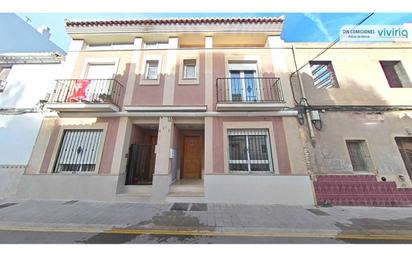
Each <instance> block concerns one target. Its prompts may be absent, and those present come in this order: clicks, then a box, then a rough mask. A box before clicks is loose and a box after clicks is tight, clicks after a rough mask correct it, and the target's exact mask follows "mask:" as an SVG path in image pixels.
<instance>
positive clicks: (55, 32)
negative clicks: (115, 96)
mask: <svg viewBox="0 0 412 257" xmlns="http://www.w3.org/2000/svg"><path fill="white" fill-rule="evenodd" d="M282 14H283V15H285V17H286V19H285V23H284V27H283V33H282V35H281V37H282V38H283V40H285V41H286V42H301V41H307V42H331V41H334V40H335V39H336V38H337V37H338V36H339V30H340V28H341V26H342V25H351V24H356V23H357V22H359V21H360V20H361V19H363V18H364V17H366V16H367V13H17V15H19V16H20V17H21V18H22V19H24V20H26V17H29V18H30V20H31V21H30V22H29V24H30V25H32V26H33V27H35V28H37V27H40V26H41V25H47V26H49V27H50V29H51V33H52V36H51V40H52V41H53V42H54V43H56V44H57V45H58V46H60V47H61V48H62V49H64V50H67V48H68V45H69V37H68V36H67V34H66V31H65V28H64V19H69V20H102V19H103V20H104V19H147V18H176V17H183V18H184V17H186V18H187V17H270V16H280V15H282ZM406 22H409V23H412V14H411V13H375V14H374V15H373V16H372V17H371V18H370V19H369V20H368V21H367V22H365V23H364V24H382V25H396V24H403V23H406Z"/></svg>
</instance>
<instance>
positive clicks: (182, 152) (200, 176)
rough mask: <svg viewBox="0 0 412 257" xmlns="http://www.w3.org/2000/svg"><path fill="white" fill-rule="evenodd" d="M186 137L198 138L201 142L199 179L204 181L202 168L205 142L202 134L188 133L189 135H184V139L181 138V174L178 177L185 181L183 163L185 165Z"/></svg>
mask: <svg viewBox="0 0 412 257" xmlns="http://www.w3.org/2000/svg"><path fill="white" fill-rule="evenodd" d="M186 137H198V138H199V141H200V155H199V157H200V172H199V177H198V179H202V178H203V174H202V168H203V148H204V142H203V137H202V135H201V134H194V133H188V134H183V135H182V138H181V146H182V147H181V149H182V150H181V156H180V169H179V170H180V172H179V173H180V174H179V176H178V178H179V179H184V177H183V174H184V171H183V163H184V158H185V156H184V153H185V148H184V147H185V138H186Z"/></svg>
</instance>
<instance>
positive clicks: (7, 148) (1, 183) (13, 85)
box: [0, 14, 65, 197]
mask: <svg viewBox="0 0 412 257" xmlns="http://www.w3.org/2000/svg"><path fill="white" fill-rule="evenodd" d="M41 29H42V30H43V31H36V29H34V28H33V27H31V26H30V25H29V24H27V23H26V22H25V21H23V20H22V19H20V18H19V17H18V16H17V15H15V14H0V38H1V39H2V40H1V42H0V142H1V143H0V197H5V196H8V195H10V194H11V193H12V192H13V190H14V189H15V186H16V184H17V183H18V180H19V177H20V175H21V174H22V172H23V171H24V167H25V166H26V165H27V162H28V160H29V158H30V155H31V151H32V148H33V144H34V142H35V140H36V137H37V134H38V130H39V127H40V124H41V121H42V118H43V114H42V111H41V107H42V100H45V99H46V98H47V93H49V92H50V91H51V89H52V87H53V84H54V79H56V78H57V76H58V74H59V71H60V66H61V61H62V60H63V56H64V55H65V52H64V51H63V50H62V49H60V48H59V47H58V46H57V45H55V44H54V43H53V42H51V41H50V40H49V37H50V34H49V29H48V28H45V27H42V28H41Z"/></svg>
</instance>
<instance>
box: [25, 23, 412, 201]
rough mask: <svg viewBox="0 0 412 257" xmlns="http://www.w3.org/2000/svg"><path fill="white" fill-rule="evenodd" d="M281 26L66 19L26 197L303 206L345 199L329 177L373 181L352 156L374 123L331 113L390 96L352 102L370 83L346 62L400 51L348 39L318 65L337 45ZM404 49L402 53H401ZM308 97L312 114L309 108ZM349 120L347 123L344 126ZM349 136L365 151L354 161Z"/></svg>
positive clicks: (393, 172)
mask: <svg viewBox="0 0 412 257" xmlns="http://www.w3.org/2000/svg"><path fill="white" fill-rule="evenodd" d="M282 25H283V17H279V18H231V19H160V20H113V21H66V23H65V26H66V29H67V32H68V34H69V35H70V37H71V38H72V41H71V45H70V49H69V51H68V55H67V57H66V61H65V63H64V66H63V72H62V74H63V75H62V76H61V77H60V78H58V79H57V80H56V85H55V88H54V90H53V92H52V94H51V97H50V99H49V102H48V104H47V108H49V109H50V110H52V112H50V113H49V114H47V115H46V116H45V117H44V119H43V123H42V126H41V129H40V133H39V135H38V138H37V141H36V145H35V147H34V149H33V153H32V156H31V159H30V162H29V164H28V166H27V168H26V170H25V174H24V176H23V178H22V180H21V182H20V185H19V193H18V195H19V197H22V198H31V197H34V198H42V199H45V198H46V199H47V198H48V199H51V198H58V199H94V200H96V199H97V200H127V201H130V200H131V201H191V202H226V203H247V204H250V203H253V204H299V205H313V204H315V203H317V202H318V203H320V202H322V201H324V200H325V199H326V200H330V201H333V200H334V199H332V198H333V197H332V198H330V199H329V198H328V197H330V195H331V194H328V193H327V192H326V191H324V190H323V189H322V190H323V191H322V190H320V191H319V188H318V187H319V185H318V184H316V183H320V182H322V181H325V179H324V178H322V179H320V180H319V181H320V182H319V181H318V178H319V177H322V175H331V174H339V175H342V176H343V175H351V176H350V177H352V178H355V180H356V179H358V178H359V175H365V174H363V173H361V174H360V173H356V169H352V167H355V166H356V164H359V162H356V161H354V160H353V158H352V157H353V155H354V154H356V151H357V150H356V149H358V148H359V147H361V146H359V144H358V143H357V142H358V141H359V140H363V139H362V133H363V132H365V133H367V130H368V128H370V127H368V126H367V125H362V124H363V123H362V124H361V125H359V124H360V123H359V119H358V120H356V118H354V116H356V114H354V113H351V112H347V111H346V112H343V113H340V112H339V113H336V112H333V110H332V109H333V108H332V109H331V106H332V107H333V106H339V105H353V106H360V105H362V104H363V105H368V104H369V103H372V102H373V101H374V100H376V99H381V97H375V96H373V95H372V94H370V95H368V96H365V99H366V100H365V99H359V100H357V99H356V97H352V98H350V95H349V94H351V92H350V90H349V91H348V89H345V87H347V88H350V87H353V85H354V84H356V83H357V82H359V87H360V88H363V87H364V86H365V85H367V83H368V82H367V81H366V82H365V80H364V76H365V75H364V74H360V77H356V76H353V77H351V79H352V81H349V79H348V77H350V72H348V67H350V65H349V63H348V62H347V61H345V58H350V57H348V56H351V57H353V58H355V57H359V54H361V55H362V54H366V55H365V60H367V61H366V62H368V61H370V62H374V58H375V59H377V60H380V57H379V54H382V55H386V56H385V58H388V53H387V52H385V51H373V50H374V49H373V48H376V49H378V48H381V47H382V45H379V44H375V45H371V46H370V45H368V46H366V45H365V49H372V50H365V49H359V45H358V46H354V45H346V46H345V47H342V48H340V47H341V46H338V47H337V48H336V49H333V50H330V51H329V52H328V54H327V55H325V58H326V59H322V60H321V61H318V62H314V61H313V60H311V59H310V58H311V57H313V56H315V55H316V53H318V52H319V51H320V50H321V49H322V48H323V47H325V46H326V44H324V45H325V46H324V45H322V44H310V43H299V44H294V45H292V44H290V43H285V42H283V41H282V40H281V38H280V33H281V31H282ZM383 45H385V47H389V48H390V47H392V45H391V43H386V44H383ZM397 46H398V47H400V48H399V49H401V48H402V46H403V45H402V43H401V44H398V45H397ZM361 48H362V47H361ZM339 49H341V50H339ZM348 49H349V50H348ZM399 49H398V50H393V51H392V55H391V56H390V57H393V58H395V59H398V56H399V58H401V55H402V54H401V51H402V50H399ZM342 53H345V54H344V55H342ZM359 58H360V57H359ZM382 58H383V57H382ZM402 58H403V57H402ZM330 60H332V62H333V64H334V65H333V68H331V67H332V64H330ZM359 60H360V59H359ZM382 60H383V59H382ZM307 61H312V63H311V64H310V65H308V67H306V68H305V69H303V70H302V71H300V72H299V75H300V76H299V77H296V73H294V71H295V70H296V67H297V65H302V64H304V63H305V62H307ZM335 61H336V62H335ZM405 65H406V66H408V65H410V63H405ZM352 67H353V66H352ZM408 67H410V66H408ZM311 68H312V69H311ZM366 68H367V67H366V66H364V67H362V69H366ZM325 72H326V73H325ZM332 72H333V73H332ZM380 72H381V73H382V74H379V76H380V77H379V76H378V77H375V78H373V79H375V80H379V83H381V84H382V83H383V82H382V81H386V80H385V78H384V77H383V76H384V75H383V72H382V71H380ZM320 73H321V74H323V73H325V74H327V76H328V78H327V79H326V80H325V79H324V78H323V77H319V76H320V75H319V74H320ZM325 74H323V75H322V76H324V75H325ZM291 75H292V76H291ZM293 75H295V76H293ZM319 79H320V80H321V82H319V81H317V80H319ZM362 80H363V81H362ZM380 80H382V81H380ZM322 81H323V82H322ZM336 81H338V82H339V83H335V82H336ZM370 81H371V80H370ZM379 83H378V84H379ZM385 83H386V82H385ZM298 85H300V87H299V86H298ZM337 86H339V87H340V88H336V87H337ZM338 90H341V91H340V92H341V93H339V92H337V91H338ZM406 90H408V89H406ZM404 92H405V91H404ZM408 92H409V91H408ZM352 93H353V92H352ZM305 94H306V95H305ZM394 94H398V96H393V97H394V98H397V100H396V101H398V102H397V103H394V104H395V105H396V104H398V105H402V104H404V102H403V101H404V100H402V99H403V98H402V96H401V95H402V93H394ZM345 96H346V97H345ZM299 97H300V98H301V99H307V100H308V102H309V103H310V104H311V105H312V107H310V106H308V105H307V104H305V103H303V104H302V102H299V101H296V99H298V98H299ZM374 97H375V98H374ZM348 99H350V100H348ZM322 101H323V102H322ZM325 101H326V102H325ZM345 101H346V102H345ZM362 101H364V102H363V103H362ZM369 101H371V102H369ZM377 101H378V100H377ZM388 101H392V100H388ZM394 101H395V100H394ZM365 103H366V104H365ZM375 104H377V105H385V104H384V103H382V102H379V101H378V102H377V103H375ZM313 106H315V107H316V108H315V107H313ZM302 110H303V111H302ZM405 110H406V111H407V109H405ZM339 115H349V116H348V117H346V118H345V117H338V116H339ZM308 118H309V121H308ZM367 118H368V117H366V118H365V117H363V116H362V117H361V118H360V119H361V120H362V119H367ZM305 119H306V121H305V123H303V124H301V123H302V120H305ZM319 119H322V120H323V127H322V128H320V127H319ZM342 119H347V121H348V122H346V123H344V124H343V125H339V124H340V123H339V122H341V121H342ZM362 122H363V121H362ZM352 123H353V124H355V123H356V124H358V125H359V126H360V128H359V129H357V130H356V131H354V132H350V129H346V130H343V131H342V133H341V134H339V135H338V136H337V135H336V132H337V130H338V129H339V128H338V127H339V126H340V127H341V128H348V127H350V126H351V124H352ZM353 124H352V125H353ZM409 125H410V124H409ZM409 125H408V126H409ZM334 126H336V128H334V129H333V130H332V131H331V130H330V128H331V127H334ZM316 128H318V129H319V131H318V130H316ZM358 132H359V133H358ZM345 133H346V135H345ZM351 133H352V135H347V134H351ZM380 133H381V132H380ZM368 136H369V134H368ZM337 138H338V139H337ZM345 138H346V139H345ZM340 139H342V140H341V141H342V142H341V141H339V140H340ZM334 140H337V143H336V144H338V145H339V146H336V145H335V146H336V148H334V146H333V145H332V142H334ZM345 140H347V141H348V140H349V141H350V142H349V144H348V143H347V144H348V147H349V150H350V151H351V150H353V151H352V152H350V153H349V155H351V156H350V157H351V158H352V159H351V160H349V157H347V155H348V153H347V152H346V151H347V150H345V149H344V147H345ZM351 140H358V141H356V142H355V141H353V142H352V141H351ZM373 140H376V138H373V137H372V139H370V141H369V143H370V144H371V142H372V141H373ZM392 143H394V145H395V146H396V142H392ZM342 145H343V147H342ZM395 146H394V147H395ZM357 147H358V148H357ZM362 147H364V146H362ZM362 149H363V148H362ZM396 151H397V149H396ZM377 154H378V155H379V154H380V153H377ZM396 154H397V157H396V158H398V160H397V161H400V162H402V158H401V155H400V153H399V152H397V153H396ZM378 155H377V156H378ZM322 158H324V159H322ZM328 158H329V159H328ZM359 158H363V157H362V156H360V157H359ZM333 160H335V161H333ZM350 161H352V163H351V162H350ZM348 163H349V164H348ZM365 163H366V162H362V163H361V164H362V165H363V164H365ZM361 164H359V165H361ZM362 165H361V166H362ZM368 165H369V164H368ZM385 165H386V166H385V167H387V166H388V165H389V166H390V165H391V161H388V162H387V163H386V164H385ZM402 165H403V164H402ZM366 166H367V165H366ZM375 166H379V165H378V164H376V165H375ZM357 167H358V166H356V168H357ZM368 167H369V166H368ZM363 168H364V167H363V166H362V167H360V169H363ZM366 171H367V170H366ZM382 171H384V172H383V173H379V174H378V173H376V172H375V171H374V170H370V173H367V175H373V177H374V179H375V182H376V183H378V182H377V181H376V178H378V179H379V178H380V177H379V175H382V174H387V178H388V180H391V178H392V181H393V180H395V179H396V175H399V174H404V175H405V174H407V171H406V168H405V166H399V167H398V168H396V169H392V170H390V169H386V170H385V169H384V167H383V166H382ZM374 172H375V173H374ZM385 172H386V173H385ZM392 175H393V176H392ZM361 177H362V176H361ZM333 178H334V179H337V180H339V179H340V177H333ZM345 178H348V177H345ZM362 178H364V177H362ZM368 178H369V177H368ZM408 179H409V178H408ZM314 181H316V182H315V187H314V186H313V182H314ZM326 181H329V180H327V179H326ZM334 181H336V180H334ZM400 186H401V185H400ZM409 186H410V182H409V184H407V185H405V187H409ZM321 188H323V187H322V185H321ZM321 192H323V193H321ZM329 193H330V192H329ZM332 193H333V192H332ZM332 195H333V194H332ZM325 197H326V198H325ZM316 199H317V200H316Z"/></svg>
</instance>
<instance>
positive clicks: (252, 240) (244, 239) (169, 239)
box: [0, 231, 412, 244]
mask: <svg viewBox="0 0 412 257" xmlns="http://www.w3.org/2000/svg"><path fill="white" fill-rule="evenodd" d="M158 243H164V244H182V243H183V244H345V243H352V244H382V243H386V244H409V243H412V241H406V240H366V239H362V240H350V239H345V240H338V239H333V238H308V237H304V238H298V237H293V238H291V237H289V238H287V237H258V236H191V235H190V236H182V235H179V236H172V235H136V234H110V233H100V234H95V233H85V232H35V231H0V244H158Z"/></svg>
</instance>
